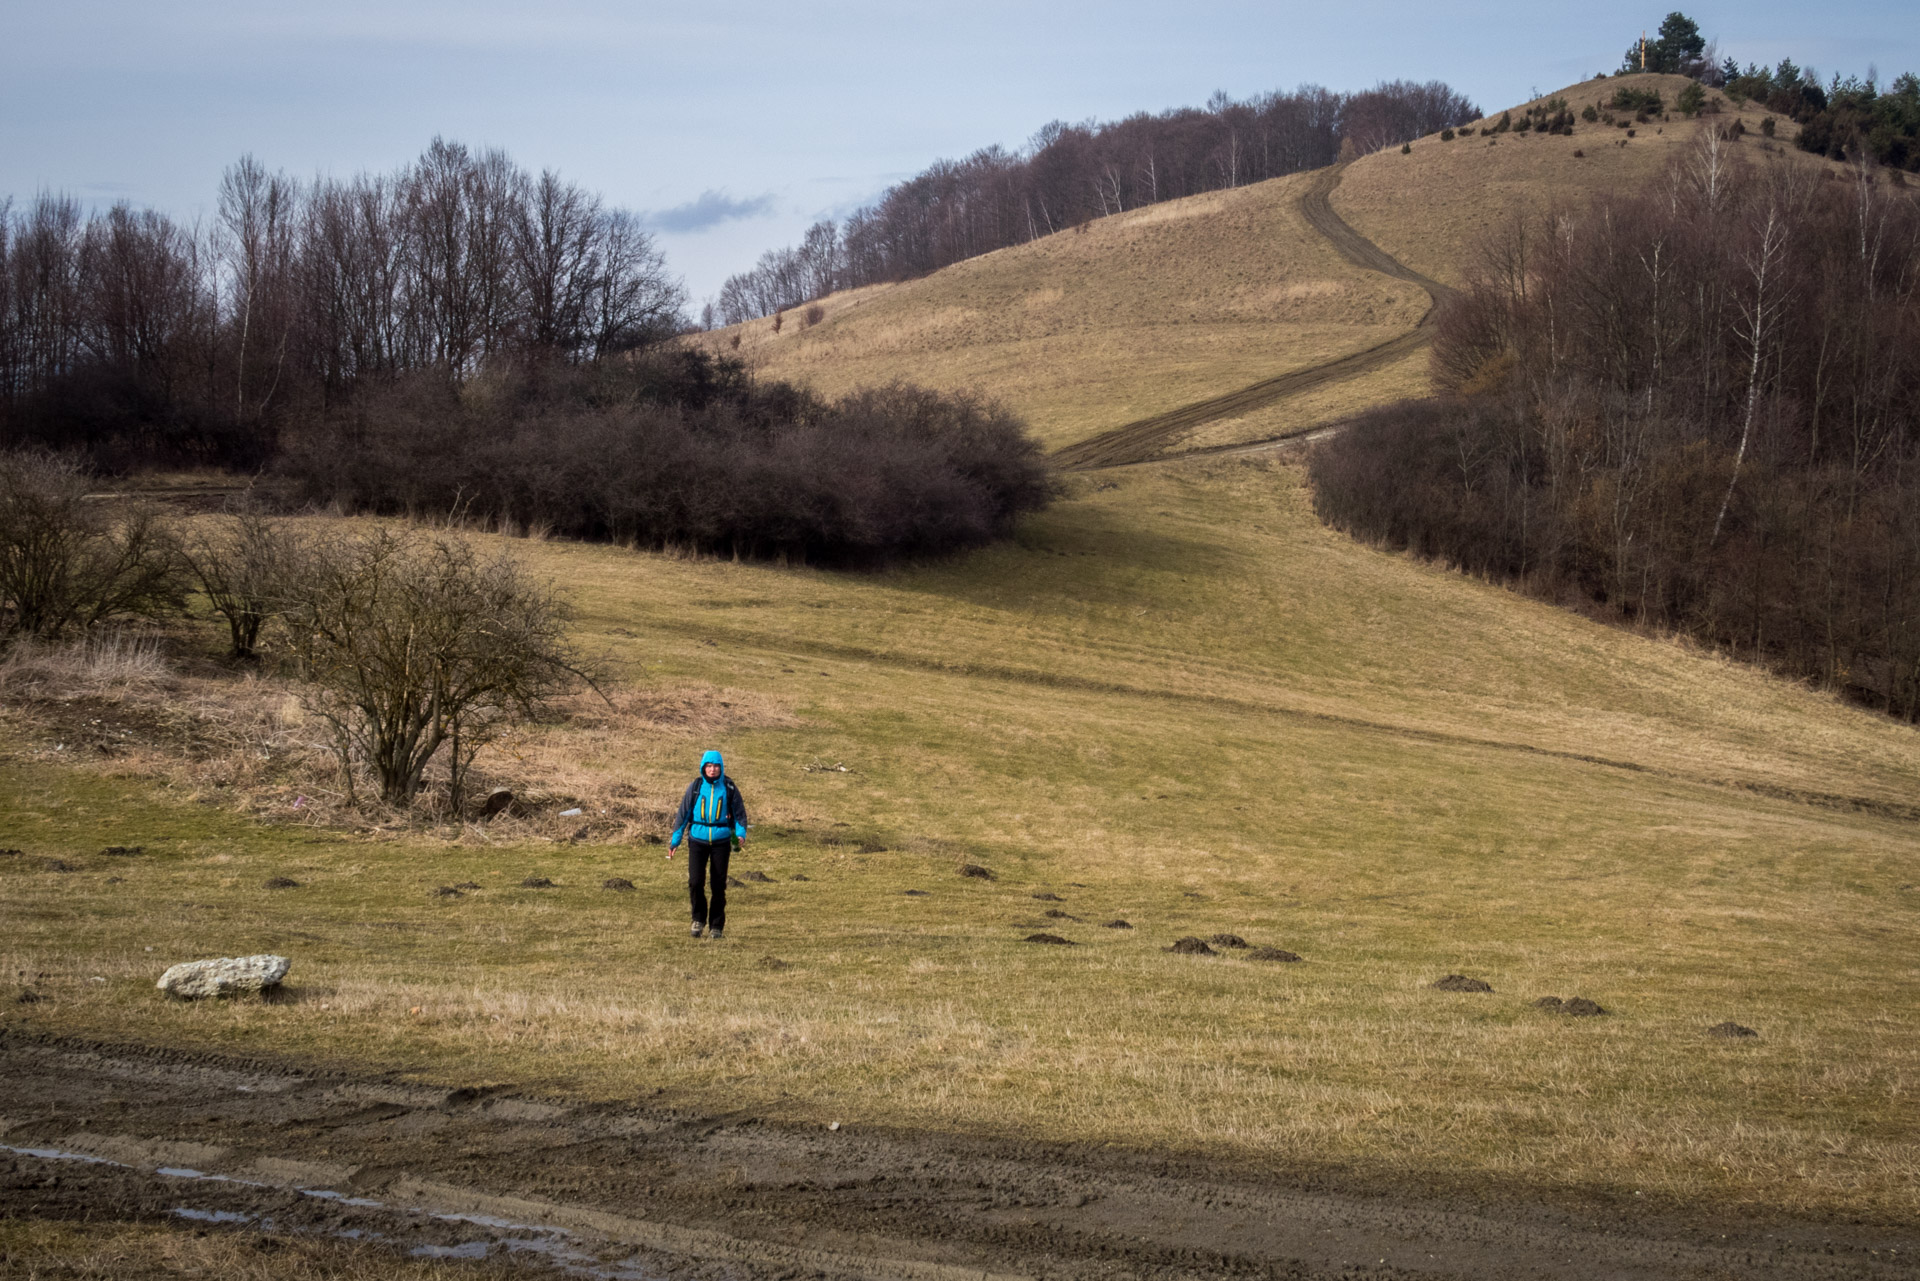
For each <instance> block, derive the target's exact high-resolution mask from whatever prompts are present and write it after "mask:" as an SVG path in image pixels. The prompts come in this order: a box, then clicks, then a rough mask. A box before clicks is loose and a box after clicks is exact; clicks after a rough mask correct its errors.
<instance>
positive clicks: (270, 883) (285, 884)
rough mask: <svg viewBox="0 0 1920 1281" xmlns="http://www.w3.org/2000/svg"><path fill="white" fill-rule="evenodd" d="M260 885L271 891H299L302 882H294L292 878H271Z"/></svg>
mask: <svg viewBox="0 0 1920 1281" xmlns="http://www.w3.org/2000/svg"><path fill="white" fill-rule="evenodd" d="M260 884H261V885H262V887H264V888H266V889H270V890H297V889H299V888H300V882H298V881H296V880H294V879H293V878H292V877H291V876H269V877H268V878H267V879H266V880H264V881H262V882H260Z"/></svg>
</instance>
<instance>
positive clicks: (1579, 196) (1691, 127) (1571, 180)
mask: <svg viewBox="0 0 1920 1281" xmlns="http://www.w3.org/2000/svg"><path fill="white" fill-rule="evenodd" d="M1689 83H1691V82H1690V81H1688V80H1687V78H1686V77H1684V76H1666V75H1636V76H1617V77H1609V78H1606V79H1602V80H1589V81H1586V82H1584V83H1581V84H1577V85H1571V86H1569V87H1568V88H1565V89H1562V90H1559V91H1558V92H1557V93H1554V94H1550V95H1548V97H1547V98H1538V99H1535V100H1534V101H1532V102H1527V103H1522V104H1520V105H1519V106H1516V107H1515V108H1514V115H1515V117H1516V118H1518V116H1519V115H1520V114H1521V113H1522V111H1524V110H1525V109H1526V108H1528V107H1532V106H1536V105H1540V104H1543V103H1545V102H1547V101H1548V100H1549V98H1555V97H1557V98H1564V99H1565V100H1566V101H1567V103H1568V104H1569V106H1570V107H1571V109H1572V110H1573V111H1574V112H1575V113H1576V114H1577V113H1579V112H1580V111H1581V110H1583V109H1584V108H1586V107H1588V106H1590V105H1598V106H1605V104H1606V103H1608V102H1609V101H1611V100H1612V98H1613V95H1614V94H1615V93H1617V92H1618V91H1619V90H1621V89H1623V88H1627V89H1651V90H1653V91H1655V92H1657V93H1659V94H1660V95H1661V97H1662V98H1663V99H1664V100H1665V102H1666V103H1667V107H1668V110H1669V112H1670V113H1671V115H1672V117H1673V118H1672V119H1671V120H1669V121H1665V122H1662V121H1660V120H1657V119H1656V120H1654V121H1652V122H1650V123H1647V124H1644V125H1640V124H1636V125H1632V126H1631V127H1632V130H1633V133H1634V136H1633V137H1632V138H1628V137H1627V130H1626V129H1621V128H1617V127H1614V128H1610V127H1608V126H1606V125H1604V124H1589V123H1587V122H1586V121H1584V120H1579V121H1576V123H1575V126H1574V132H1573V134H1572V135H1571V136H1560V135H1548V134H1543V133H1538V132H1534V133H1524V134H1514V133H1503V134H1499V135H1497V136H1496V137H1493V138H1486V137H1481V136H1479V135H1478V134H1477V133H1476V134H1474V135H1473V136H1467V135H1466V134H1464V133H1463V134H1462V135H1461V136H1460V137H1457V138H1456V139H1454V140H1453V141H1452V142H1441V141H1440V138H1439V135H1437V134H1436V135H1433V136H1431V137H1428V138H1423V139H1420V140H1419V141H1417V142H1415V143H1414V144H1413V151H1412V153H1411V154H1407V155H1402V154H1400V153H1399V152H1398V151H1383V152H1377V153H1375V154H1374V155H1371V156H1367V157H1364V158H1363V159H1361V160H1358V161H1356V162H1355V163H1354V164H1352V165H1350V166H1348V168H1347V170H1346V172H1345V174H1344V175H1343V176H1342V178H1341V182H1340V186H1339V187H1338V188H1336V189H1335V191H1334V193H1333V207H1334V209H1335V210H1336V211H1337V212H1338V213H1339V214H1340V215H1341V217H1343V218H1345V219H1346V220H1347V221H1348V222H1349V223H1351V224H1352V225H1353V226H1354V227H1355V228H1356V229H1358V230H1359V231H1360V232H1361V233H1363V234H1364V235H1366V236H1367V237H1368V238H1369V239H1371V240H1372V241H1373V242H1374V243H1375V244H1377V245H1379V246H1380V247H1381V248H1382V249H1384V250H1386V251H1387V252H1388V253H1390V254H1392V255H1393V256H1394V257H1396V258H1398V259H1399V260H1400V261H1402V262H1404V263H1406V264H1407V265H1408V266H1410V267H1413V268H1414V269H1415V270H1417V271H1421V272H1424V273H1426V274H1427V275H1429V276H1432V277H1433V278H1434V279H1436V280H1440V281H1443V282H1446V283H1449V284H1456V285H1457V284H1459V283H1460V279H1461V271H1462V268H1463V266H1464V265H1465V263H1466V261H1467V258H1468V256H1469V255H1470V254H1471V252H1472V251H1473V248H1474V247H1475V245H1476V244H1478V243H1480V242H1481V241H1483V240H1485V239H1486V238H1487V237H1488V235H1489V234H1490V233H1492V232H1493V231H1495V230H1496V229H1497V228H1498V226H1499V224H1500V222H1501V220H1502V219H1507V218H1512V217H1515V216H1517V215H1520V214H1523V213H1529V212H1533V213H1537V212H1540V211H1543V210H1545V209H1547V208H1549V207H1551V206H1553V205H1555V204H1559V205H1578V204H1581V203H1584V202H1585V201H1587V200H1590V199H1592V198H1593V197H1594V196H1596V195H1599V194H1601V193H1603V192H1607V191H1614V190H1620V189H1622V188H1630V187H1632V186H1635V185H1637V184H1640V183H1644V182H1646V181H1648V180H1650V179H1651V178H1653V177H1654V176H1655V175H1656V174H1658V173H1659V172H1660V171H1661V170H1662V169H1663V168H1664V167H1665V166H1666V165H1667V164H1668V162H1670V161H1671V160H1672V159H1673V158H1674V157H1675V156H1676V155H1679V154H1681V153H1682V152H1684V150H1685V149H1686V148H1687V147H1689V146H1691V145H1693V143H1694V141H1695V139H1696V138H1697V137H1698V135H1699V133H1700V131H1701V130H1702V129H1706V128H1710V127H1711V128H1721V129H1724V128H1726V127H1727V126H1729V125H1730V124H1732V123H1733V121H1735V120H1740V121H1742V122H1743V123H1744V124H1745V126H1746V128H1747V130H1748V134H1747V137H1746V138H1745V139H1744V140H1743V141H1742V142H1741V143H1740V144H1739V145H1738V147H1737V148H1736V151H1737V152H1738V153H1739V154H1740V155H1742V156H1744V157H1745V158H1746V159H1748V160H1750V161H1752V162H1753V163H1756V164H1762V163H1764V164H1804V165H1825V164H1826V163H1827V162H1825V161H1823V160H1821V159H1820V158H1819V157H1816V156H1811V155H1808V154H1807V153H1805V152H1803V151H1800V150H1799V149H1798V148H1796V147H1794V146H1793V144H1792V139H1793V137H1794V136H1795V135H1796V134H1797V133H1798V132H1799V126H1798V125H1796V124H1794V123H1793V122H1792V121H1791V120H1787V119H1784V118H1782V119H1779V120H1777V121H1776V132H1777V136H1776V138H1775V139H1774V140H1773V142H1772V144H1771V150H1763V144H1765V142H1766V140H1765V139H1764V138H1763V137H1762V136H1761V133H1760V122H1761V121H1762V120H1763V119H1765V118H1766V117H1767V115H1768V114H1769V113H1768V112H1767V111H1765V110H1763V109H1762V108H1760V107H1759V106H1757V105H1756V104H1754V103H1748V104H1747V105H1746V106H1745V107H1744V108H1741V109H1738V110H1736V109H1735V108H1734V107H1733V106H1732V104H1730V103H1726V102H1725V101H1724V95H1719V94H1712V93H1710V94H1709V95H1708V96H1709V98H1710V99H1712V98H1716V97H1718V98H1721V99H1722V102H1721V111H1720V113H1719V114H1716V115H1702V116H1700V117H1698V118H1696V119H1694V120H1687V119H1686V118H1684V117H1683V116H1681V115H1680V113H1679V112H1678V111H1677V110H1675V109H1674V108H1673V103H1674V100H1675V99H1676V98H1677V97H1678V96H1679V93H1680V91H1681V90H1682V89H1683V88H1685V87H1686V86H1687V85H1688V84H1689ZM1500 114H1501V113H1500V112H1497V111H1496V112H1494V113H1493V115H1491V116H1489V117H1487V118H1486V119H1484V120H1480V121H1477V122H1475V124H1474V125H1473V126H1472V127H1473V128H1474V129H1476V130H1477V129H1479V128H1480V127H1483V126H1488V125H1492V124H1495V123H1497V122H1498V120H1499V118H1500ZM1576 153H1579V154H1576Z"/></svg>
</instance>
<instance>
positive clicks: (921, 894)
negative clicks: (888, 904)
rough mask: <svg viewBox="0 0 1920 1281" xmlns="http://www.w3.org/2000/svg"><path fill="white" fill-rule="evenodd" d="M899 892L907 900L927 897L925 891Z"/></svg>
mask: <svg viewBox="0 0 1920 1281" xmlns="http://www.w3.org/2000/svg"><path fill="white" fill-rule="evenodd" d="M900 892H901V893H902V894H904V895H906V896H907V897H908V898H925V897H926V896H927V892H926V891H925V890H901V891H900Z"/></svg>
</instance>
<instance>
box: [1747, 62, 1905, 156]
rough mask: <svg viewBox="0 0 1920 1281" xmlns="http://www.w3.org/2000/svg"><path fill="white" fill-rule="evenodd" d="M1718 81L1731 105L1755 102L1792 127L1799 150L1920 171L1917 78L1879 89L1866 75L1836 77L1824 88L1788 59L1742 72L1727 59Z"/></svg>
mask: <svg viewBox="0 0 1920 1281" xmlns="http://www.w3.org/2000/svg"><path fill="white" fill-rule="evenodd" d="M1720 80H1721V82H1722V83H1723V84H1724V85H1725V88H1726V91H1727V95H1728V96H1729V97H1731V98H1732V99H1733V100H1734V101H1735V102H1736V103H1744V102H1748V101H1752V102H1757V103H1759V104H1761V105H1762V106H1764V107H1765V108H1766V109H1767V110H1768V111H1772V112H1775V113H1777V114H1779V115H1782V116H1785V117H1786V118H1787V119H1789V120H1793V121H1795V122H1797V123H1798V124H1799V125H1800V134H1799V137H1798V138H1797V139H1796V142H1797V143H1798V145H1799V146H1800V148H1801V149H1802V150H1803V151H1811V152H1813V153H1815V154H1816V155H1822V156H1826V157H1828V158H1829V159H1832V160H1847V159H1851V158H1856V157H1857V158H1862V159H1867V160H1872V161H1873V162H1874V163H1876V164H1881V165H1886V166H1888V167H1889V168H1893V169H1904V170H1908V171H1910V172H1920V76H1915V75H1913V74H1912V73H1911V72H1909V73H1908V74H1906V75H1903V76H1899V77H1897V78H1895V80H1894V81H1893V83H1892V84H1891V85H1890V86H1888V87H1886V88H1882V87H1881V85H1880V83H1879V81H1878V80H1876V79H1875V78H1873V77H1871V76H1869V77H1868V78H1867V79H1865V80H1862V79H1860V78H1858V77H1856V76H1848V77H1846V78H1844V79H1843V78H1841V77H1840V76H1839V75H1837V74H1836V75H1835V76H1834V77H1833V78H1832V79H1831V80H1830V81H1828V82H1827V83H1826V84H1825V85H1824V86H1823V85H1822V84H1821V83H1820V79H1819V77H1818V76H1817V75H1816V74H1815V73H1814V71H1813V70H1812V68H1809V67H1800V66H1797V65H1795V63H1794V61H1793V60H1792V59H1791V58H1782V59H1781V60H1780V63H1779V65H1778V66H1775V67H1771V68H1768V67H1760V66H1754V65H1752V64H1749V65H1748V66H1747V67H1746V69H1745V70H1741V69H1740V67H1739V66H1737V65H1736V64H1735V63H1734V62H1733V61H1732V60H1731V59H1729V60H1728V61H1727V63H1726V65H1725V66H1723V67H1722V68H1721V71H1720Z"/></svg>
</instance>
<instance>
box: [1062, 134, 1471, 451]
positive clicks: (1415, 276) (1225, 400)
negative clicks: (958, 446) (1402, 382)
mask: <svg viewBox="0 0 1920 1281" xmlns="http://www.w3.org/2000/svg"><path fill="white" fill-rule="evenodd" d="M1345 169H1346V163H1345V162H1343V163H1341V164H1337V165H1329V166H1328V167H1327V168H1325V169H1322V170H1321V171H1320V172H1319V173H1317V174H1315V175H1314V178H1313V181H1312V182H1311V183H1309V184H1308V186H1307V189H1306V190H1305V191H1304V192H1302V193H1301V195H1300V212H1301V214H1302V216H1304V217H1305V218H1306V220H1307V225H1308V226H1310V227H1312V228H1313V229H1314V230H1315V231H1317V232H1319V233H1320V234H1321V235H1322V236H1324V237H1325V238H1326V239H1327V241H1328V242H1329V243H1330V244H1332V246H1333V247H1334V249H1335V251H1336V252H1338V253H1339V255H1340V256H1341V257H1342V258H1345V259H1346V260H1347V261H1348V262H1350V263H1352V264H1353V265H1354V266H1356V267H1360V268H1362V269H1364V270H1367V271H1374V272H1378V273H1380V274H1381V275H1384V276H1391V277H1393V278H1394V279H1396V280H1404V281H1406V282H1408V283H1409V284H1415V285H1418V286H1420V288H1422V289H1424V290H1426V291H1427V296H1428V297H1429V298H1430V299H1432V300H1433V301H1432V304H1431V305H1430V306H1429V307H1428V308H1427V311H1426V314H1425V315H1424V316H1422V317H1421V318H1420V323H1419V324H1417V325H1416V326H1414V327H1413V328H1412V329H1410V330H1408V331H1407V332H1406V333H1404V334H1400V335H1398V336H1396V337H1393V338H1389V339H1388V340H1387V341H1385V342H1383V343H1380V344H1378V345H1376V346H1373V347H1369V348H1367V349H1366V350H1365V351H1359V352H1355V353H1353V354H1352V355H1350V356H1342V357H1340V358H1339V359H1338V360H1331V361H1328V362H1327V363H1326V364H1323V365H1314V366H1311V367H1309V368H1306V369H1296V370H1292V371H1291V372H1288V373H1284V374H1280V375H1278V376H1277V377H1273V378H1263V379H1261V380H1260V381H1259V382H1256V383H1252V384H1250V385H1248V386H1245V387H1241V388H1238V389H1237V390H1234V391H1230V392H1226V393H1223V394H1222V395H1218V396H1210V397H1208V398H1207V399H1205V400H1198V401H1194V402H1193V403H1192V404H1188V405H1182V406H1180V407H1179V408H1178V409H1170V410H1167V411H1166V412H1165V413H1159V414H1154V415H1152V416H1151V417H1147V418H1141V419H1137V420H1136V421H1134V422H1130V423H1125V424H1123V425H1121V426H1119V427H1115V428H1113V429H1112V430H1111V431H1105V432H1102V433H1100V434H1099V435H1098V436H1094V437H1091V438H1090V439H1087V440H1083V441H1079V442H1077V443H1075V444H1072V445H1068V446H1066V447H1065V448H1064V449H1060V450H1056V451H1055V452H1054V455H1053V458H1054V462H1055V463H1056V464H1057V465H1058V466H1059V467H1060V469H1061V470H1062V471H1099V470H1102V469H1104V468H1107V467H1124V466H1128V465H1130V464H1134V463H1143V462H1158V461H1162V460H1164V459H1170V458H1177V457H1180V456H1181V455H1179V454H1162V453H1161V452H1160V451H1161V449H1162V448H1163V447H1164V446H1166V445H1167V444H1168V443H1170V442H1171V441H1172V440H1173V439H1174V437H1176V436H1178V435H1179V434H1181V433H1182V432H1185V431H1189V430H1191V429H1192V428H1195V427H1198V426H1201V425H1202V424H1204V423H1209V422H1212V421H1214V420H1215V419H1219V418H1229V417H1235V416H1237V415H1240V414H1245V413H1249V412H1251V411H1253V410H1255V409H1260V408H1264V407H1265V406H1267V405H1271V404H1273V403H1274V402H1275V401H1277V400H1281V399H1284V398H1286V397H1288V396H1292V395H1296V394H1298V393H1300V392H1303V391H1309V390H1312V389H1314V388H1317V387H1324V386H1326V385H1328V384H1330V383H1336V382H1342V381H1345V380H1346V379H1348V378H1354V377H1358V376H1359V375H1361V374H1366V373H1370V372H1372V371H1373V370H1375V369H1378V368H1380V367H1381V366H1382V365H1386V364H1390V363H1391V362H1393V361H1395V360H1398V359H1400V358H1401V357H1402V356H1405V355H1407V354H1408V353H1409V352H1412V351H1415V350H1417V349H1419V348H1421V347H1423V346H1425V345H1426V344H1427V343H1428V342H1430V341H1432V338H1433V324H1434V318H1435V316H1436V314H1437V312H1438V310H1439V305H1440V302H1441V300H1442V299H1444V298H1446V297H1448V296H1449V295H1451V294H1452V293H1453V292H1454V290H1453V289H1451V288H1450V287H1448V286H1446V285H1443V284H1441V283H1440V282H1439V281H1437V280H1434V279H1432V278H1431V277H1428V276H1424V275H1422V274H1420V273H1419V272H1417V271H1415V270H1414V269H1413V268H1411V267H1409V266H1407V265H1406V264H1405V263H1403V262H1401V261H1400V260H1399V259H1397V258H1395V257H1393V256H1392V255H1391V254H1389V253H1387V252H1386V251H1385V250H1384V249H1382V248H1380V246H1378V245H1376V244H1374V243H1373V241H1371V240H1369V239H1367V238H1366V237H1365V236H1363V235H1361V234H1360V233H1359V232H1358V231H1356V230H1354V228H1353V227H1352V225H1351V224H1349V223H1348V222H1347V221H1346V220H1345V219H1344V218H1342V217H1341V216H1340V215H1339V214H1337V213H1335V212H1334V211H1333V204H1332V202H1331V200H1330V199H1329V197H1331V196H1332V194H1333V189H1334V188H1335V187H1337V186H1339V185H1340V177H1341V174H1342V172H1343V171H1344V170H1345ZM1273 439H1274V440H1282V439H1285V436H1279V437H1274V438H1273ZM1262 443H1269V442H1262ZM1208 452H1218V451H1208Z"/></svg>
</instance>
